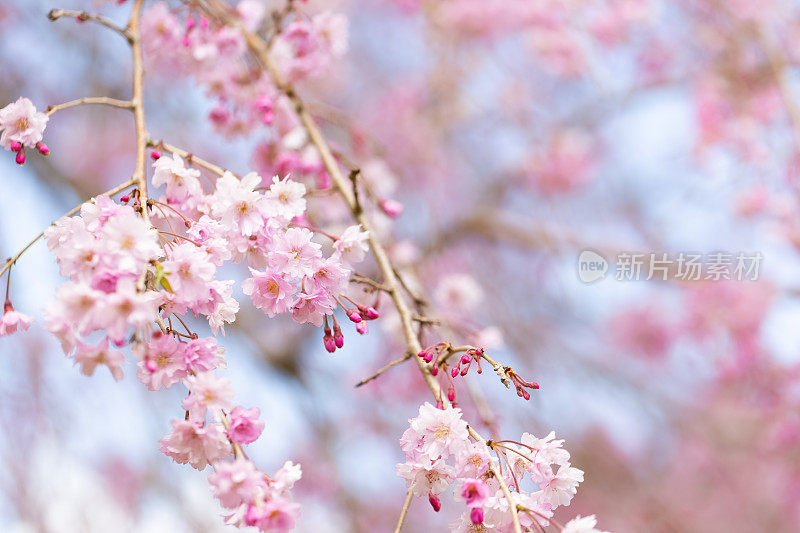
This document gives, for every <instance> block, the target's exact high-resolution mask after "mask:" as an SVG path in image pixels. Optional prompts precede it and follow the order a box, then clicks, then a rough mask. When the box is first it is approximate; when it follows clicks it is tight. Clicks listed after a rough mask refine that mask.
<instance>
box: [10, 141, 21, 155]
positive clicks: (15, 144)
mask: <svg viewBox="0 0 800 533" xmlns="http://www.w3.org/2000/svg"><path fill="white" fill-rule="evenodd" d="M9 148H11V151H12V152H19V151H20V150H21V149H22V144H20V142H19V141H11V144H10V145H9Z"/></svg>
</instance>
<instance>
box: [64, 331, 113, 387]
mask: <svg viewBox="0 0 800 533" xmlns="http://www.w3.org/2000/svg"><path fill="white" fill-rule="evenodd" d="M72 358H73V359H74V360H75V364H76V365H79V366H80V367H81V374H83V375H85V376H91V375H93V374H94V370H95V368H97V365H104V366H106V367H108V371H109V372H111V375H112V376H113V377H114V380H115V381H119V380H121V379H122V375H123V372H122V364H123V363H124V362H125V356H124V355H123V354H122V353H120V352H117V351H114V350H109V349H108V339H107V338H106V339H103V340H102V341H101V342H100V344H98V345H97V346H91V345H88V344H83V343H80V344H79V345H78V349H77V350H76V351H75V354H74V355H73V356H72Z"/></svg>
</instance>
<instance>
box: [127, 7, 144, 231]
mask: <svg viewBox="0 0 800 533" xmlns="http://www.w3.org/2000/svg"><path fill="white" fill-rule="evenodd" d="M143 7H144V0H134V4H133V10H132V11H131V18H130V20H128V27H127V29H126V31H127V34H128V42H130V45H131V55H132V63H133V96H132V97H131V105H132V107H133V120H134V124H135V126H136V170H135V171H134V173H133V179H134V180H135V181H136V184H137V186H138V189H139V202H140V203H141V206H142V218H143V219H144V220H145V222H147V223H148V224H150V215H149V214H148V213H147V200H148V198H147V172H146V170H145V159H146V150H147V130H146V127H145V122H144V60H143V57H142V36H141V33H140V31H139V21H140V20H141V16H142V8H143Z"/></svg>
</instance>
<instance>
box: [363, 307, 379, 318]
mask: <svg viewBox="0 0 800 533" xmlns="http://www.w3.org/2000/svg"><path fill="white" fill-rule="evenodd" d="M358 311H359V312H360V313H361V316H362V317H363V318H364V320H375V319H377V318H380V317H381V315H379V314H378V311H376V310H375V308H374V307H364V306H363V305H362V306H359V308H358Z"/></svg>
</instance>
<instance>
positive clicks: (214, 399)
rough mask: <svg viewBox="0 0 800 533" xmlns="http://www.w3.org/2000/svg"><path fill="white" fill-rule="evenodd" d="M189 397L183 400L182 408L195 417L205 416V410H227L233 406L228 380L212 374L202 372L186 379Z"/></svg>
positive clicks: (232, 394)
mask: <svg viewBox="0 0 800 533" xmlns="http://www.w3.org/2000/svg"><path fill="white" fill-rule="evenodd" d="M185 381H186V387H187V388H188V389H189V393H190V394H189V396H187V397H186V398H184V400H183V408H184V409H186V410H187V411H189V412H190V413H192V414H194V415H196V416H200V417H202V416H205V414H206V410H209V409H210V410H212V411H215V410H220V409H221V410H228V409H230V408H231V407H232V406H233V396H234V393H233V391H232V390H231V388H230V385H231V382H230V380H228V379H225V378H221V377H219V376H216V375H215V374H214V373H213V372H203V373H202V374H197V375H195V376H189V377H187V378H186V380H185Z"/></svg>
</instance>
